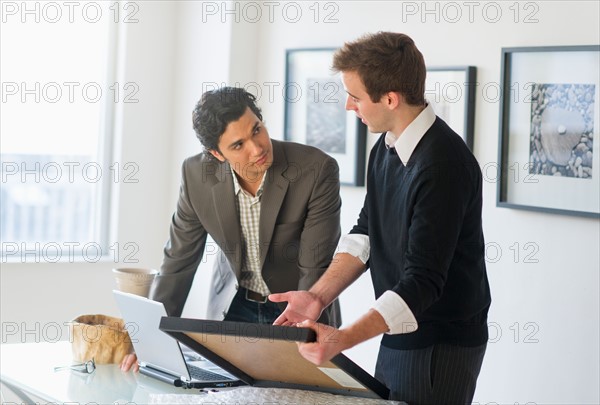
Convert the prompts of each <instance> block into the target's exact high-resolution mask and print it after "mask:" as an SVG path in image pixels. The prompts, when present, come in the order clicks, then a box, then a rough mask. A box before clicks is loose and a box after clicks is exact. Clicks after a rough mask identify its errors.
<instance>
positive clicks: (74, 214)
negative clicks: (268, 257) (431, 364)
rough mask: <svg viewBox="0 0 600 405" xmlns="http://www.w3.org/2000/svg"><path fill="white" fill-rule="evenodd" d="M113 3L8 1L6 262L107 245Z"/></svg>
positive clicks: (2, 216) (81, 254)
mask: <svg viewBox="0 0 600 405" xmlns="http://www.w3.org/2000/svg"><path fill="white" fill-rule="evenodd" d="M115 4H118V3H114V4H113V3H111V2H103V1H102V2H39V1H32V2H16V1H15V2H11V1H4V2H2V25H1V32H0V37H1V48H0V49H1V58H0V59H1V62H0V63H1V70H0V72H1V76H2V78H1V81H2V104H1V110H2V111H1V116H2V120H1V133H2V136H1V145H0V146H1V149H0V150H1V156H0V160H1V164H2V167H1V176H2V183H1V186H2V190H1V198H0V204H1V206H0V208H1V212H0V239H1V244H2V262H7V261H21V262H58V261H75V260H81V259H84V260H86V261H92V262H93V261H98V260H99V259H100V258H101V257H102V256H105V255H107V254H109V251H108V249H109V246H108V224H109V223H110V218H109V202H110V198H109V195H110V184H111V175H114V173H111V167H110V162H111V156H110V150H111V146H112V111H113V106H114V104H115V102H116V101H117V100H116V98H117V96H122V95H121V94H119V90H121V91H122V90H123V89H122V88H121V89H119V86H118V84H117V83H114V81H113V80H112V78H113V70H114V59H115V58H114V53H115V51H114V49H115V47H114V40H115V37H116V35H115V33H116V28H117V24H116V23H115V20H114V18H113V16H114V15H115V14H114V13H113V12H112V11H111V7H114V5H115Z"/></svg>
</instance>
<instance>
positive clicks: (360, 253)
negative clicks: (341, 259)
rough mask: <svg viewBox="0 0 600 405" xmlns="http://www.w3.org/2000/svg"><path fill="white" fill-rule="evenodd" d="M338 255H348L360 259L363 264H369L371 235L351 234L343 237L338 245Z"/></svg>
mask: <svg viewBox="0 0 600 405" xmlns="http://www.w3.org/2000/svg"><path fill="white" fill-rule="evenodd" d="M336 253H348V254H350V255H352V256H354V257H356V258H357V259H359V260H360V261H361V262H363V264H367V261H368V260H369V256H370V254H371V244H370V242H369V235H363V234H361V233H350V234H347V235H344V236H342V238H341V239H340V241H339V243H338V246H337V249H336Z"/></svg>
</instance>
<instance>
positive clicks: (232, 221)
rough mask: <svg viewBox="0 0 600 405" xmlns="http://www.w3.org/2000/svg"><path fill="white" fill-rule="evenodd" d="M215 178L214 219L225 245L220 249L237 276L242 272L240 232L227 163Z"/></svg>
mask: <svg viewBox="0 0 600 405" xmlns="http://www.w3.org/2000/svg"><path fill="white" fill-rule="evenodd" d="M215 176H216V177H215V180H216V181H215V183H214V185H213V187H212V189H211V192H212V198H213V204H214V209H215V213H216V217H217V220H218V221H219V225H220V226H221V232H222V234H221V238H222V240H223V241H224V242H225V244H226V245H225V246H221V249H222V250H223V253H225V255H226V256H227V257H228V258H229V260H230V262H231V266H232V268H233V270H234V271H235V273H236V274H237V275H239V274H240V273H241V271H242V230H241V229H240V221H239V220H238V213H237V209H236V206H235V194H234V192H233V179H232V177H231V176H232V174H231V168H230V166H229V163H223V164H220V165H219V169H218V170H217V173H216V174H215Z"/></svg>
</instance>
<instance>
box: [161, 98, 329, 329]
mask: <svg viewBox="0 0 600 405" xmlns="http://www.w3.org/2000/svg"><path fill="white" fill-rule="evenodd" d="M255 101H256V99H255V97H254V96H253V95H251V94H250V93H248V92H246V91H245V90H243V89H240V88H231V87H226V88H222V89H219V90H215V91H209V92H206V93H205V94H204V95H203V96H202V99H201V100H200V101H199V102H198V104H197V106H196V108H195V110H194V113H193V121H194V129H195V131H196V134H197V136H198V138H199V139H200V141H201V143H202V144H203V146H204V148H205V153H202V154H199V155H196V156H192V157H190V158H188V159H186V160H185V162H184V163H183V168H182V181H181V189H180V195H179V201H178V203H177V210H176V212H175V214H174V215H173V218H172V223H171V229H170V238H169V241H168V243H167V245H166V247H165V250H164V261H163V264H162V266H161V270H160V274H159V275H158V276H157V279H156V281H155V283H154V286H153V289H152V292H151V298H152V299H154V300H157V301H161V302H163V303H164V304H165V307H166V309H167V312H168V313H169V314H170V315H173V316H179V315H180V314H181V312H182V309H183V306H184V304H185V301H186V299H187V296H188V293H189V291H190V287H191V285H192V281H193V279H194V275H195V274H196V270H197V269H198V266H199V265H200V261H201V259H202V256H203V253H204V252H205V248H206V244H207V237H208V235H210V236H211V238H212V239H213V240H214V243H216V247H218V252H219V253H218V254H217V256H216V258H215V265H214V269H213V275H212V281H211V288H210V298H209V305H208V318H211V319H217V320H232V321H246V322H260V323H272V322H273V321H274V320H275V319H276V318H277V316H278V315H279V314H280V312H281V310H282V309H283V308H284V307H285V305H282V307H281V308H280V307H279V306H278V304H275V303H273V302H270V301H268V300H267V296H268V295H269V294H270V293H275V292H284V291H288V290H308V289H309V288H310V287H311V286H312V285H313V284H314V283H315V282H316V281H317V280H318V279H319V277H320V276H321V274H323V272H324V271H325V269H326V268H327V267H328V265H329V263H330V261H331V258H332V257H333V254H334V250H335V247H336V245H337V242H338V239H339V237H340V207H341V200H340V196H339V169H338V166H337V163H336V161H335V160H334V159H332V158H331V157H330V156H328V155H327V154H325V153H323V152H322V151H320V150H318V149H316V148H313V147H310V146H306V145H300V144H296V143H291V142H281V141H276V140H271V139H270V137H269V134H268V132H267V129H266V128H265V127H264V125H263V122H262V115H261V112H260V109H259V108H258V107H257V106H256V104H255ZM257 207H258V208H257ZM209 243H211V242H209ZM215 250H217V249H212V248H211V249H209V250H208V251H207V252H214V251H215ZM207 278H208V277H207ZM279 305H281V304H279ZM321 320H322V321H323V322H326V323H329V324H331V325H339V324H340V323H341V319H340V313H339V304H338V303H337V302H335V303H334V304H333V305H331V306H330V307H329V308H328V309H327V310H326V311H325V312H324V314H323V317H322V318H321Z"/></svg>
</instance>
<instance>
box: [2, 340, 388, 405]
mask: <svg viewBox="0 0 600 405" xmlns="http://www.w3.org/2000/svg"><path fill="white" fill-rule="evenodd" d="M71 363H72V361H71V343H69V342H56V343H48V342H44V343H17V344H2V345H0V382H2V384H3V387H2V389H3V390H5V389H6V387H8V388H10V389H11V390H13V389H14V392H16V393H19V391H20V392H21V393H22V394H25V395H24V396H23V397H22V398H21V399H20V400H19V402H18V403H19V404H21V403H24V404H28V405H29V404H35V403H36V400H35V399H34V398H31V399H30V398H29V396H30V395H31V396H35V397H36V398H38V399H39V400H42V401H44V402H50V403H55V404H64V403H75V404H120V405H124V404H128V405H132V404H148V403H156V402H155V401H156V400H157V398H159V400H161V402H162V403H169V404H173V403H182V404H189V403H200V402H201V403H206V404H212V405H215V404H216V403H222V401H220V400H219V398H218V397H219V396H220V395H225V396H231V397H235V398H233V399H232V400H231V401H227V402H226V403H228V404H229V403H247V402H248V401H249V399H252V397H251V395H249V394H252V393H253V394H256V393H257V391H260V396H263V397H264V396H268V397H269V400H267V401H266V402H265V401H261V402H260V403H280V404H287V403H296V404H299V403H301V404H307V403H318V404H325V403H327V404H357V403H360V404H386V405H388V404H389V405H392V404H398V402H394V401H385V400H374V399H364V398H356V397H343V396H335V397H334V399H333V400H332V399H331V398H332V397H329V396H330V395H331V394H324V393H318V392H314V391H300V390H290V391H295V395H296V398H299V399H296V400H295V401H291V402H290V401H285V400H284V401H283V402H281V401H279V398H280V395H282V392H283V391H286V390H278V389H271V388H252V387H242V388H237V389H235V388H234V389H231V390H227V391H226V390H221V391H220V392H217V393H212V392H211V393H208V394H203V395H207V396H205V397H204V396H201V395H198V397H199V398H198V400H196V399H195V398H196V396H194V397H193V400H192V399H190V397H187V398H186V397H185V396H183V397H182V395H181V394H188V395H189V394H197V393H199V390H197V389H190V390H186V389H183V388H177V387H174V386H172V385H169V384H167V383H164V382H161V381H158V380H155V379H154V378H151V377H148V376H145V375H143V374H140V373H133V372H128V373H124V372H122V371H121V370H120V369H119V367H118V366H117V365H116V364H107V365H96V371H95V372H94V373H92V374H82V373H78V372H76V371H71V370H62V371H56V372H55V371H54V367H57V366H66V365H70V364H71ZM268 390H272V391H268ZM7 394H8V392H7ZM169 394H179V395H178V396H177V397H172V396H169ZM213 395H214V396H213ZM318 395H323V396H327V397H326V398H327V399H318V400H315V401H313V400H310V401H309V400H308V399H309V398H313V396H318ZM161 397H162V399H161ZM230 399H231V398H230ZM284 399H285V398H284ZM272 400H277V401H278V402H273V401H272ZM250 402H253V401H250ZM8 403H9V404H10V402H8Z"/></svg>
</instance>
